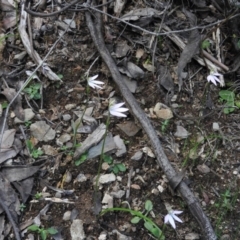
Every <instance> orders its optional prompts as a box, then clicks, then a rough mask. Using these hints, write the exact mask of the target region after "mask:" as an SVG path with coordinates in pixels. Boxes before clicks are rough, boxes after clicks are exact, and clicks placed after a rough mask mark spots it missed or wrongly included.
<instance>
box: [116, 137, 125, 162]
mask: <svg viewBox="0 0 240 240" xmlns="http://www.w3.org/2000/svg"><path fill="white" fill-rule="evenodd" d="M113 140H114V142H115V144H116V146H117V152H116V153H115V154H116V156H117V157H121V156H123V155H124V154H126V152H127V148H126V146H125V144H124V142H123V140H122V139H121V138H120V136H119V135H117V136H115V137H114V138H113Z"/></svg>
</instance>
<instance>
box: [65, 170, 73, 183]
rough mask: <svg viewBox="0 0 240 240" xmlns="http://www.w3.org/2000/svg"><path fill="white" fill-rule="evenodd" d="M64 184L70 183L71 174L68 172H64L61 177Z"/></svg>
mask: <svg viewBox="0 0 240 240" xmlns="http://www.w3.org/2000/svg"><path fill="white" fill-rule="evenodd" d="M63 179H64V182H65V183H70V182H71V181H72V174H71V172H69V171H66V173H65V174H64V176H63Z"/></svg>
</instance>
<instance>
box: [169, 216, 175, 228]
mask: <svg viewBox="0 0 240 240" xmlns="http://www.w3.org/2000/svg"><path fill="white" fill-rule="evenodd" d="M169 223H170V224H171V225H172V227H173V228H174V229H176V224H175V222H174V219H173V217H172V216H170V217H169Z"/></svg>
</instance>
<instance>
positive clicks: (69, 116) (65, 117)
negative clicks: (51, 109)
mask: <svg viewBox="0 0 240 240" xmlns="http://www.w3.org/2000/svg"><path fill="white" fill-rule="evenodd" d="M62 119H63V121H65V122H68V121H69V120H71V119H72V116H71V115H70V114H63V115H62Z"/></svg>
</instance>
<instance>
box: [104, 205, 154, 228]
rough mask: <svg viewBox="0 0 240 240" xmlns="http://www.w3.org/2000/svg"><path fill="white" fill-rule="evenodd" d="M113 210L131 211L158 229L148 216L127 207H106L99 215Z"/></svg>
mask: <svg viewBox="0 0 240 240" xmlns="http://www.w3.org/2000/svg"><path fill="white" fill-rule="evenodd" d="M114 211H119V212H129V213H131V214H132V215H134V216H138V217H139V218H141V219H143V220H144V221H146V222H150V223H151V224H152V225H153V226H154V227H155V228H158V229H159V227H158V226H157V225H156V224H155V223H154V222H153V221H152V220H151V219H150V218H148V217H147V216H145V215H143V214H142V213H141V212H139V211H134V210H132V209H127V208H107V209H106V210H103V211H102V212H101V214H100V215H104V214H105V213H108V212H114Z"/></svg>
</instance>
